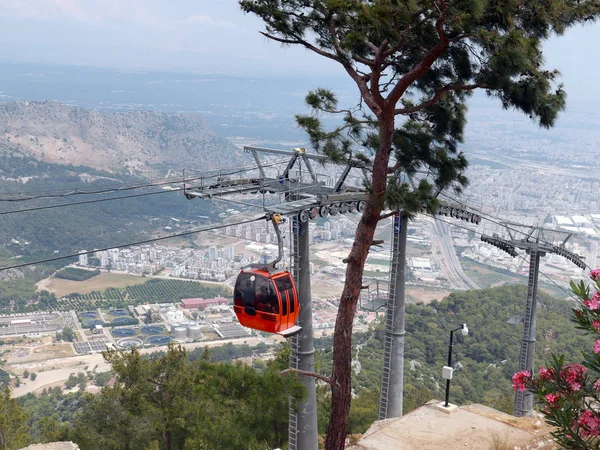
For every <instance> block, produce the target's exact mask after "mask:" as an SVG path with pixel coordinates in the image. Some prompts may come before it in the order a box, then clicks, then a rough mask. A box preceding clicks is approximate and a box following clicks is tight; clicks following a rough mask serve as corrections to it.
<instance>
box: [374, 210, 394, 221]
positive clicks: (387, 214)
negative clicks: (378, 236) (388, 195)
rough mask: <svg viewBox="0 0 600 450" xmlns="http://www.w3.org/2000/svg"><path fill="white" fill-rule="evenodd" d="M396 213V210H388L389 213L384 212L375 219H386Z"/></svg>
mask: <svg viewBox="0 0 600 450" xmlns="http://www.w3.org/2000/svg"><path fill="white" fill-rule="evenodd" d="M396 214H398V211H392V212H389V213H386V214H382V215H380V216H379V219H377V220H383V219H387V218H388V217H392V216H395V215H396Z"/></svg>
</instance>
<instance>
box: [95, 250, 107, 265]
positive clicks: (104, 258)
mask: <svg viewBox="0 0 600 450" xmlns="http://www.w3.org/2000/svg"><path fill="white" fill-rule="evenodd" d="M97 254H98V258H99V259H100V267H107V266H108V264H109V259H108V252H97Z"/></svg>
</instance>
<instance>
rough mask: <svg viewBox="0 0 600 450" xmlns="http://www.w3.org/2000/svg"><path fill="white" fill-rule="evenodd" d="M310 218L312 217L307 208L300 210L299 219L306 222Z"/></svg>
mask: <svg viewBox="0 0 600 450" xmlns="http://www.w3.org/2000/svg"><path fill="white" fill-rule="evenodd" d="M308 219H310V214H309V213H308V211H307V210H306V209H303V210H302V211H300V214H298V220H299V221H300V222H302V223H306V222H308Z"/></svg>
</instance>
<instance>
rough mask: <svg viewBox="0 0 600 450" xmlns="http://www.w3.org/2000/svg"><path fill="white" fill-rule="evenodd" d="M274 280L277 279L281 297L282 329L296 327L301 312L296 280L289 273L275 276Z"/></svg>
mask: <svg viewBox="0 0 600 450" xmlns="http://www.w3.org/2000/svg"><path fill="white" fill-rule="evenodd" d="M273 281H275V286H276V287H277V291H278V292H279V298H280V299H281V322H282V324H281V325H282V326H281V329H282V330H286V329H290V328H294V327H295V325H296V320H297V318H298V312H299V311H298V309H299V308H298V299H297V298H296V289H294V282H293V281H292V278H291V277H290V275H289V273H285V274H282V275H281V276H279V277H275V278H274V280H273Z"/></svg>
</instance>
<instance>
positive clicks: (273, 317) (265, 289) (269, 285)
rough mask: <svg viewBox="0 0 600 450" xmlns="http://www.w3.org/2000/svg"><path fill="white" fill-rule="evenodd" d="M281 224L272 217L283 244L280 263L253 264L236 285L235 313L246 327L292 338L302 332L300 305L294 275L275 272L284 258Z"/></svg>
mask: <svg viewBox="0 0 600 450" xmlns="http://www.w3.org/2000/svg"><path fill="white" fill-rule="evenodd" d="M279 220H280V216H275V215H273V216H272V217H271V221H272V222H273V226H274V228H275V233H276V234H277V240H278V244H279V255H278V257H277V259H276V260H275V261H273V262H271V263H269V264H265V265H261V264H252V265H251V269H250V270H246V271H244V270H242V272H241V273H240V274H239V275H238V277H237V280H236V282H235V289H234V291H233V303H234V306H233V309H234V311H235V315H236V316H237V318H238V320H239V321H240V324H242V325H243V326H245V327H248V328H253V329H255V330H259V331H266V332H267V333H278V334H280V335H282V336H285V337H290V336H293V335H294V334H296V333H298V332H299V331H300V330H301V328H300V327H299V326H297V325H296V321H297V319H298V316H299V314H300V304H299V303H298V292H297V291H296V285H295V283H294V280H293V278H292V275H291V274H290V272H288V271H280V272H276V269H275V265H276V264H277V263H278V262H279V261H281V258H282V256H283V240H282V239H281V234H280V232H279V227H278V222H279Z"/></svg>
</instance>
